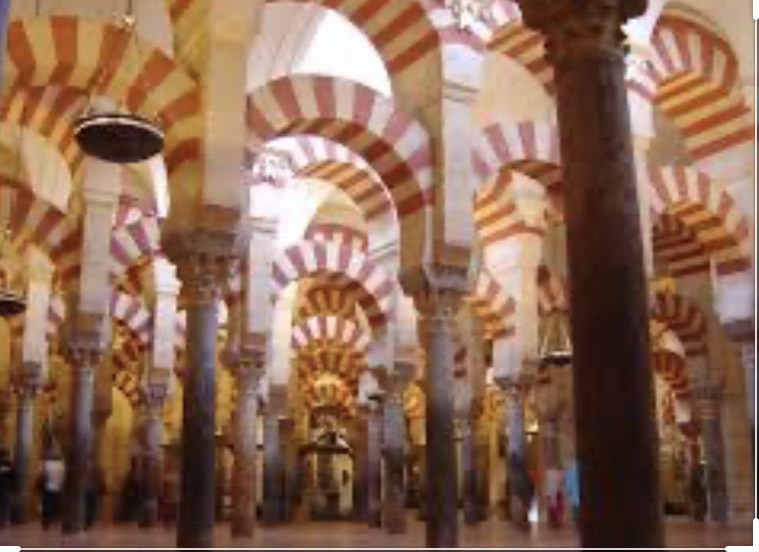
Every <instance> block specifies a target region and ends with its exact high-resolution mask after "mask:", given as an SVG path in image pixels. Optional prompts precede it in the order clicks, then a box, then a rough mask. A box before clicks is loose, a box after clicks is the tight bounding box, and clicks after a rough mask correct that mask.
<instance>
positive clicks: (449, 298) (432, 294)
mask: <svg viewBox="0 0 759 552" xmlns="http://www.w3.org/2000/svg"><path fill="white" fill-rule="evenodd" d="M431 276H432V277H433V278H434V279H435V280H438V279H440V280H441V281H440V282H438V281H434V282H429V286H430V287H429V289H428V290H427V292H426V293H424V294H422V295H420V296H419V297H415V300H416V302H417V307H418V308H419V311H420V321H421V329H422V331H421V332H420V334H421V336H422V343H423V346H424V348H425V350H426V352H427V369H426V374H425V383H426V408H425V412H426V428H425V433H426V456H427V461H426V466H427V468H428V469H427V473H426V476H427V477H426V484H427V485H426V487H427V488H426V492H425V498H426V501H427V508H426V519H427V526H426V546H427V547H430V548H446V547H456V546H458V507H457V506H458V505H457V502H458V500H457V499H458V482H457V467H456V443H455V434H454V415H455V412H454V397H453V379H454V377H453V371H454V331H455V323H456V319H455V316H456V312H457V310H458V305H459V303H460V299H461V297H462V295H463V293H462V292H461V291H460V290H463V289H464V288H465V286H464V285H463V282H464V279H463V278H458V277H457V276H452V278H451V279H452V280H455V282H447V281H446V282H442V280H447V279H448V278H447V276H448V275H443V278H441V277H440V276H441V275H438V274H434V275H431ZM459 280H461V282H459ZM456 284H461V285H456Z"/></svg>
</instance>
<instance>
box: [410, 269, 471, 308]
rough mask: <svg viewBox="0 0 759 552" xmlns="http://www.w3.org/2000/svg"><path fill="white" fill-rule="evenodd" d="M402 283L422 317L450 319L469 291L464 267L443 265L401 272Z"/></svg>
mask: <svg viewBox="0 0 759 552" xmlns="http://www.w3.org/2000/svg"><path fill="white" fill-rule="evenodd" d="M401 283H402V286H403V288H404V290H405V291H406V292H407V293H408V294H410V295H411V296H412V297H413V298H414V303H415V305H416V308H417V309H418V310H419V314H420V315H421V317H422V318H425V319H439V318H441V319H444V320H452V319H453V318H454V317H455V316H456V312H457V311H458V309H459V306H460V305H461V301H462V300H463V299H464V297H465V296H466V294H467V292H468V290H469V282H468V275H467V271H466V269H464V268H462V267H459V266H448V265H442V264H436V265H430V266H425V267H421V268H420V269H419V270H417V271H414V272H413V273H410V272H407V273H405V274H402V275H401Z"/></svg>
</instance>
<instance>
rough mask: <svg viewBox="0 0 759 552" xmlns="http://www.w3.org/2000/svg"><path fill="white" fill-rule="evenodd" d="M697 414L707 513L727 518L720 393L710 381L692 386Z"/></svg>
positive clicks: (721, 520) (720, 519)
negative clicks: (699, 427)
mask: <svg viewBox="0 0 759 552" xmlns="http://www.w3.org/2000/svg"><path fill="white" fill-rule="evenodd" d="M693 394H694V396H695V403H696V415H697V416H698V420H699V423H700V425H701V435H702V436H703V439H704V457H705V459H706V469H707V473H706V485H707V493H708V496H709V517H710V518H711V519H712V520H713V521H718V522H726V521H727V512H728V498H727V483H726V476H725V448H724V443H723V440H722V425H721V423H720V415H719V412H720V406H721V405H720V403H721V400H720V393H719V390H718V389H716V388H715V387H714V386H711V385H703V386H701V387H697V388H694V390H693Z"/></svg>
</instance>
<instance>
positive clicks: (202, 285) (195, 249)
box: [161, 229, 247, 303]
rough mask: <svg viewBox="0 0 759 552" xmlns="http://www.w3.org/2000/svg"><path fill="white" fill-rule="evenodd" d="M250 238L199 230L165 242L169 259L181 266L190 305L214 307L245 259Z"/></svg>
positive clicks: (183, 290) (243, 234)
mask: <svg viewBox="0 0 759 552" xmlns="http://www.w3.org/2000/svg"><path fill="white" fill-rule="evenodd" d="M246 238H247V235H246V234H245V233H243V232H232V231H230V232H223V231H212V230H205V229H199V230H195V231H192V232H186V233H177V234H171V235H169V236H167V237H166V238H164V239H163V240H162V244H161V245H162V247H163V249H164V251H165V252H166V255H167V257H168V258H169V259H171V260H172V261H173V262H174V264H176V266H177V275H178V276H179V280H180V281H181V282H182V289H181V293H182V295H183V296H184V298H185V299H186V300H187V301H188V302H190V303H209V302H210V303H213V302H216V301H217V300H218V299H219V294H220V288H221V285H222V284H223V283H224V282H226V281H227V280H229V278H230V277H231V275H232V274H233V273H234V271H235V269H236V267H237V265H238V263H239V260H240V259H241V258H242V256H243V255H244V253H245V251H244V244H245V243H246Z"/></svg>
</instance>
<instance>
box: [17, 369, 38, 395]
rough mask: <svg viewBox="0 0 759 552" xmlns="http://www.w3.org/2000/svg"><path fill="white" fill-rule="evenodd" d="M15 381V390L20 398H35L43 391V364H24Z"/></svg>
mask: <svg viewBox="0 0 759 552" xmlns="http://www.w3.org/2000/svg"><path fill="white" fill-rule="evenodd" d="M13 380H14V381H13V390H14V391H15V393H16V394H17V395H18V396H20V397H34V396H35V395H36V394H37V392H38V391H39V390H40V389H42V384H43V376H42V364H40V363H39V362H24V363H23V365H22V366H21V369H20V370H19V372H18V373H17V374H15V377H14V378H13Z"/></svg>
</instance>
